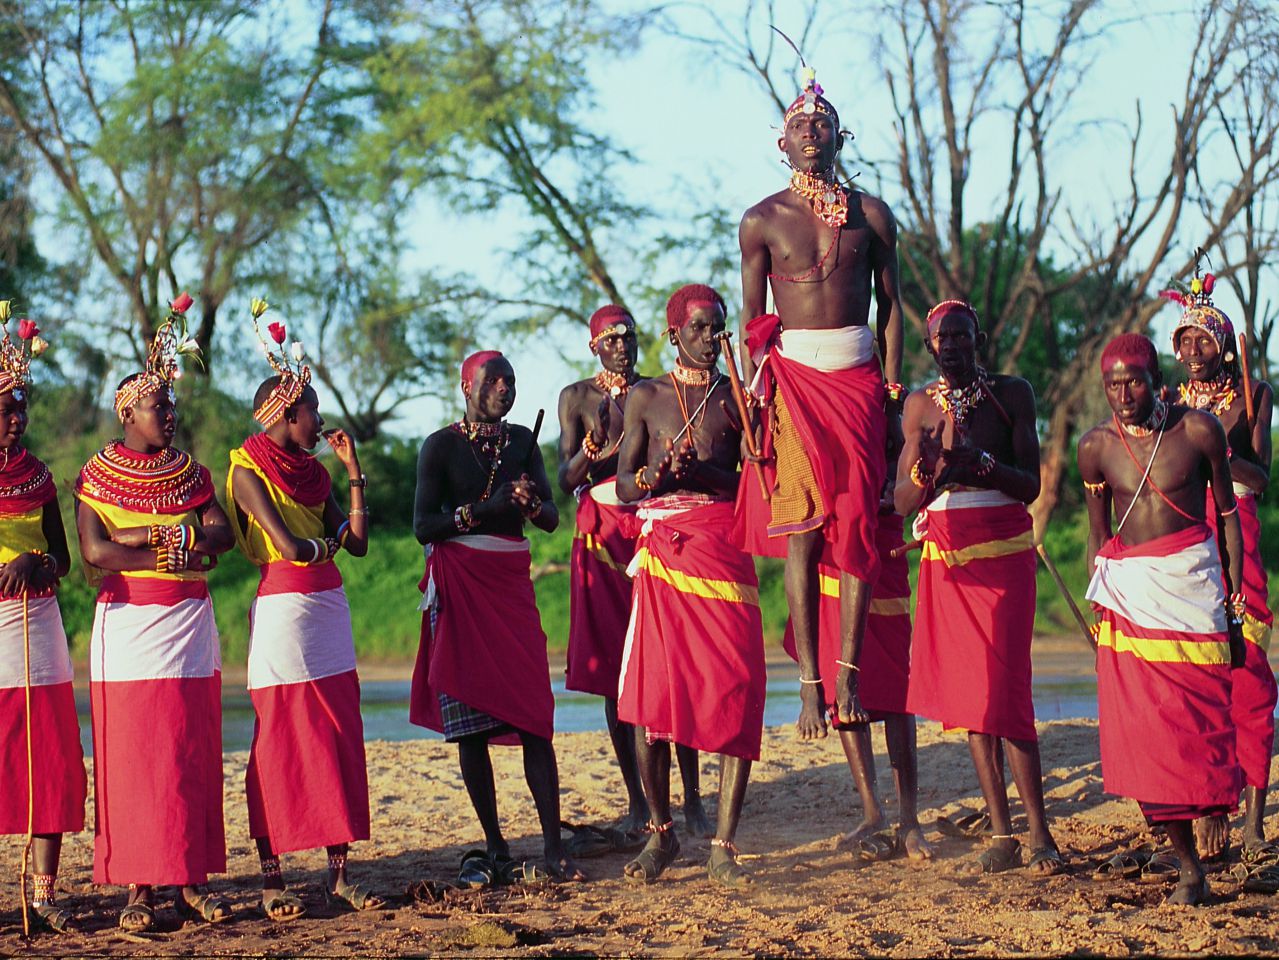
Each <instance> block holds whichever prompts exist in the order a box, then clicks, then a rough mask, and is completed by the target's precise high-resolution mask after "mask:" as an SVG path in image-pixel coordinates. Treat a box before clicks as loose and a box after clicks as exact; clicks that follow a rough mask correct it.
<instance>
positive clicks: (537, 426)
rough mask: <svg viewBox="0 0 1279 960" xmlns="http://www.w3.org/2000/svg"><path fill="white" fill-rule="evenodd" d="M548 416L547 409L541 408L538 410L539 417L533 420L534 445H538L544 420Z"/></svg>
mask: <svg viewBox="0 0 1279 960" xmlns="http://www.w3.org/2000/svg"><path fill="white" fill-rule="evenodd" d="M545 418H546V411H545V410H544V409H539V410H538V411H537V419H536V420H534V421H533V446H535V447H536V446H537V437H538V434H540V433H541V432H542V421H543V420H544V419H545Z"/></svg>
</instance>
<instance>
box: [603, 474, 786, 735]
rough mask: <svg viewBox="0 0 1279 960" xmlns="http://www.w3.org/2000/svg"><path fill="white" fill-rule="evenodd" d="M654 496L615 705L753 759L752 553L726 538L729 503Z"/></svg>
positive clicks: (758, 655)
mask: <svg viewBox="0 0 1279 960" xmlns="http://www.w3.org/2000/svg"><path fill="white" fill-rule="evenodd" d="M675 500H680V501H683V502H687V498H667V497H661V498H657V499H655V500H650V501H647V502H646V503H645V504H644V505H642V506H641V508H640V510H639V514H638V516H639V519H640V520H641V521H644V522H645V532H644V533H642V534H641V537H640V550H639V553H638V554H636V556H635V560H634V562H633V564H632V570H633V571H634V572H635V593H634V606H633V608H632V614H631V624H630V629H629V631H628V633H627V637H626V650H625V652H624V654H623V658H622V676H621V681H620V685H621V690H620V693H619V697H618V704H617V715H618V718H619V719H621V720H623V721H624V722H626V723H634V724H638V725H640V726H643V727H645V728H646V729H647V731H648V733H649V735H650V736H653V735H657V736H660V737H663V738H666V737H669V738H670V739H673V740H674V741H675V742H676V743H682V744H684V745H685V746H689V747H693V748H694V749H697V750H704V751H707V752H708V753H726V754H728V755H729V756H734V757H745V758H747V759H751V760H758V759H759V747H760V740H761V735H762V731H763V725H764V687H765V680H766V674H765V666H764V635H763V625H762V623H761V621H760V613H759V585H758V581H757V580H756V578H755V563H754V561H753V560H752V559H751V557H750V556H749V555H748V554H746V553H743V552H742V551H741V550H739V549H737V548H736V547H734V546H733V544H732V540H731V533H732V529H733V505H732V504H731V503H727V502H704V503H701V504H698V505H696V506H691V507H685V508H682V509H681V508H679V507H676V508H674V509H663V505H664V503H665V504H667V505H669V504H670V503H671V501H675Z"/></svg>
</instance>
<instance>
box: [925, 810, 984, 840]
mask: <svg viewBox="0 0 1279 960" xmlns="http://www.w3.org/2000/svg"><path fill="white" fill-rule="evenodd" d="M937 830H938V831H939V832H940V833H941V834H942V836H944V837H954V838H956V839H958V840H977V839H980V838H981V837H982V836H983V835H985V834H987V833H989V832H990V830H991V826H990V814H988V813H980V812H974V813H965V814H964V815H963V816H961V817H956V818H954V819H951V818H950V817H947V816H939V817H938V818H937Z"/></svg>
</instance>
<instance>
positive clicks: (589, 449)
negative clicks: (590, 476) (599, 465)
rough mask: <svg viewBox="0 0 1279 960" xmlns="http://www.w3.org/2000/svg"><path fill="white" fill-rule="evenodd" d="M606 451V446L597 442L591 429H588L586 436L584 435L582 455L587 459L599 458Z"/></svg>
mask: <svg viewBox="0 0 1279 960" xmlns="http://www.w3.org/2000/svg"><path fill="white" fill-rule="evenodd" d="M603 453H604V448H603V447H601V446H600V445H599V444H598V443H596V442H595V439H594V438H593V437H592V436H591V431H589V430H587V431H586V436H584V437H582V456H584V457H585V458H586V459H587V460H590V461H592V462H593V461H595V460H598V459H599V458H600V457H601V456H602V455H603Z"/></svg>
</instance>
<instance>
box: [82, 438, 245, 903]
mask: <svg viewBox="0 0 1279 960" xmlns="http://www.w3.org/2000/svg"><path fill="white" fill-rule="evenodd" d="M76 496H77V497H79V499H80V501H81V503H83V504H84V506H85V507H87V508H89V509H91V510H93V511H94V513H96V514H97V515H98V517H99V518H100V519H101V521H102V523H103V525H104V526H105V527H106V529H107V532H108V533H111V532H113V531H115V530H117V529H120V528H123V527H144V526H147V525H149V524H160V525H170V524H184V525H189V526H198V525H199V524H200V522H201V521H200V515H199V509H200V508H201V507H203V506H204V505H206V504H207V503H208V502H209V500H210V499H212V497H213V485H212V482H211V481H210V480H209V472H208V470H206V469H205V468H204V467H202V466H200V465H199V464H198V463H196V462H195V461H194V460H193V459H192V458H191V457H189V456H188V455H187V454H185V453H182V452H181V451H178V450H172V449H171V448H170V449H166V450H165V451H162V452H161V453H159V454H156V455H154V456H147V455H144V454H139V453H136V452H134V451H130V450H126V449H124V448H123V447H122V445H120V444H111V445H109V446H108V447H107V448H106V449H105V450H104V451H102V452H101V453H99V454H98V455H97V456H95V457H94V459H93V460H91V461H90V462H89V464H87V465H86V466H85V468H84V469H83V470H82V471H81V473H80V477H79V479H78V480H77V482H76ZM89 573H90V576H91V578H92V580H93V582H95V583H97V584H99V590H98V602H97V606H96V608H95V612H94V618H93V634H92V637H91V639H90V642H89V695H90V705H91V710H92V717H93V762H94V763H93V765H94V798H95V804H96V814H97V816H96V824H95V835H96V836H95V844H94V862H93V879H94V882H95V883H111V884H121V885H122V884H129V883H138V884H177V885H187V884H201V883H205V882H206V881H207V880H208V876H209V874H210V873H222V872H225V870H226V835H225V831H224V828H223V820H222V657H221V651H220V649H219V646H218V630H217V626H216V624H215V623H214V619H213V605H212V603H211V602H210V601H209V591H208V587H207V586H206V584H205V574H204V573H202V572H200V571H195V570H183V571H180V572H178V573H166V572H160V571H155V570H139V571H128V572H124V573H111V574H106V575H105V576H104V574H103V571H101V570H94V569H92V568H89Z"/></svg>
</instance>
